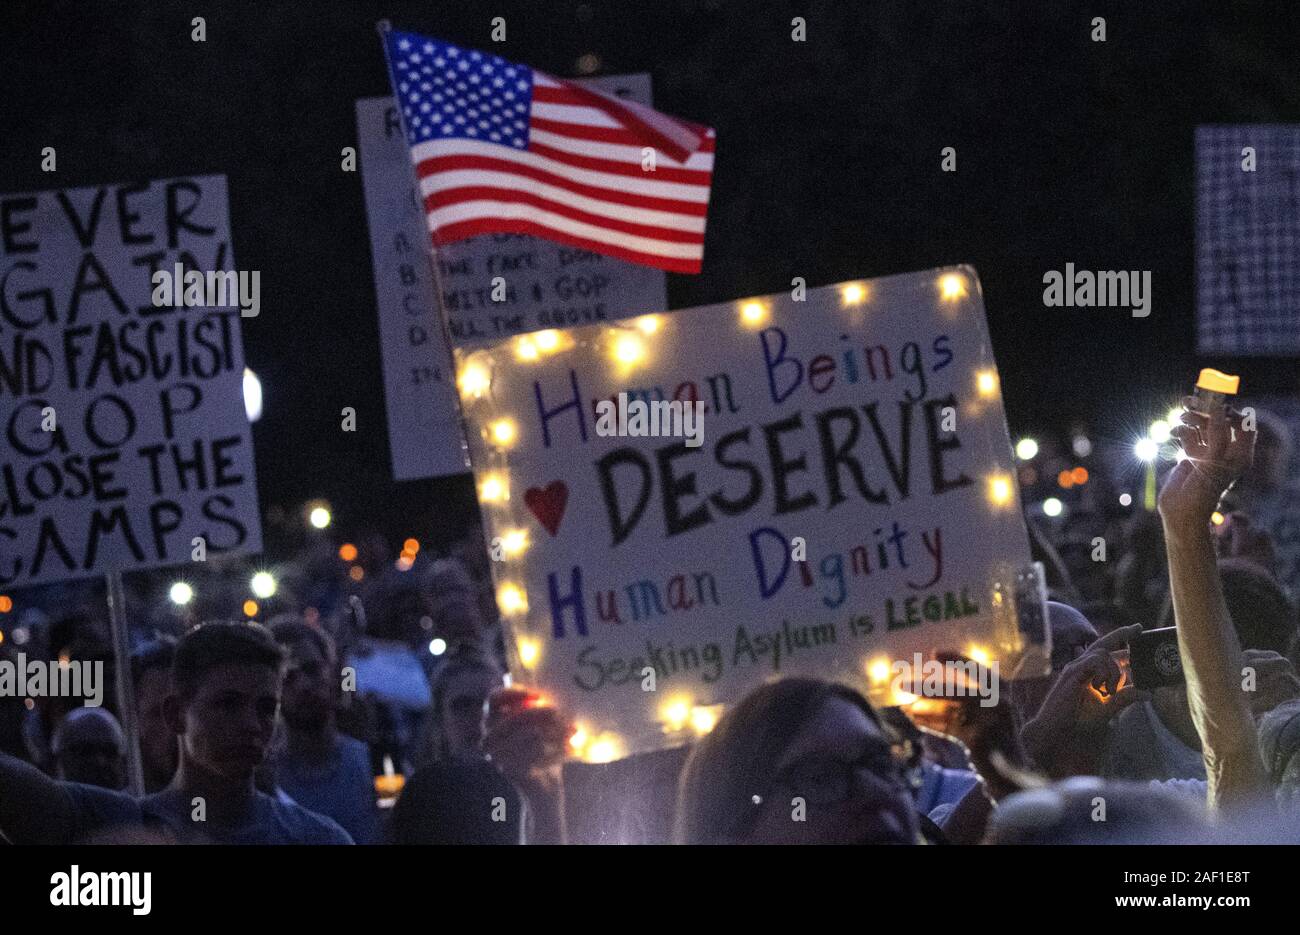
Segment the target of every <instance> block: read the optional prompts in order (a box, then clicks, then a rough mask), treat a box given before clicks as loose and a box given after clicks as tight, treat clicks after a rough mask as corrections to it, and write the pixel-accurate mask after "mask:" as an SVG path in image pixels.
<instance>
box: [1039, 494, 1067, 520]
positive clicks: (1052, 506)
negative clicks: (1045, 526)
mask: <svg viewBox="0 0 1300 935" xmlns="http://www.w3.org/2000/svg"><path fill="white" fill-rule="evenodd" d="M1064 509H1065V505H1064V504H1063V503H1061V501H1060V500H1058V499H1056V498H1055V497H1048V498H1047V499H1046V500H1044V501H1043V512H1044V513H1046V514H1047V515H1048V516H1060V515H1061V511H1062V510H1064Z"/></svg>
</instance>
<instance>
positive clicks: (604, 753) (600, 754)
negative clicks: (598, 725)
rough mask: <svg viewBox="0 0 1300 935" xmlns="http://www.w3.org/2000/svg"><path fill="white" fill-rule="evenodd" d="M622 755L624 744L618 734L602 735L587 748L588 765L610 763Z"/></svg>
mask: <svg viewBox="0 0 1300 935" xmlns="http://www.w3.org/2000/svg"><path fill="white" fill-rule="evenodd" d="M622 755H623V744H622V742H621V741H620V740H619V738H618V735H616V734H611V733H604V734H601V735H600V736H599V737H597V738H596V739H595V740H593V741H592V742H591V744H590V745H589V746H588V747H587V762H588V763H609V762H612V761H614V760H617V759H618V758H619V757H621V756H622Z"/></svg>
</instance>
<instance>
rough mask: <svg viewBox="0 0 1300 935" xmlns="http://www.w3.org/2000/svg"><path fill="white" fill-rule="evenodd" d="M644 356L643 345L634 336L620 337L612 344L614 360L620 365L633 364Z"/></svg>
mask: <svg viewBox="0 0 1300 935" xmlns="http://www.w3.org/2000/svg"><path fill="white" fill-rule="evenodd" d="M644 356H645V344H644V343H642V341H641V339H640V338H638V337H637V336H636V335H634V334H624V335H620V336H619V338H618V340H617V341H615V342H614V359H615V360H617V361H618V362H619V363H620V364H634V363H636V362H637V361H638V360H640V359H641V358H642V357H644Z"/></svg>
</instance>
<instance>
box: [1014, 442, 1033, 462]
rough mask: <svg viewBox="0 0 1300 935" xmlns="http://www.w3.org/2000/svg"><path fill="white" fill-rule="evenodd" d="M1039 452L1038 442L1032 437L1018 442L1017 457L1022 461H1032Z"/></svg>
mask: <svg viewBox="0 0 1300 935" xmlns="http://www.w3.org/2000/svg"><path fill="white" fill-rule="evenodd" d="M1037 454H1038V442H1036V441H1034V440H1033V439H1032V438H1022V439H1020V441H1018V442H1016V457H1017V458H1019V459H1020V460H1021V461H1032V460H1033V459H1034V456H1035V455H1037Z"/></svg>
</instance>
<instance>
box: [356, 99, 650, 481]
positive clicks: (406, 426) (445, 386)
mask: <svg viewBox="0 0 1300 935" xmlns="http://www.w3.org/2000/svg"><path fill="white" fill-rule="evenodd" d="M578 83H579V84H589V85H591V86H592V87H596V88H599V89H600V90H603V91H607V92H610V93H613V94H617V95H619V96H621V97H627V98H629V99H631V100H635V101H638V102H640V103H643V104H647V105H648V104H652V103H653V102H652V100H651V94H650V76H649V75H645V74H637V75H618V76H611V77H605V78H593V79H588V80H586V81H579V82H578ZM357 138H358V140H359V141H360V145H361V173H362V181H363V184H364V187H365V195H366V216H367V218H368V221H369V225H370V243H371V254H372V257H373V259H374V266H375V291H376V295H377V298H378V308H379V330H380V344H381V351H382V354H383V366H384V387H385V398H386V402H387V407H388V433H389V447H390V449H391V451H392V457H393V475H394V477H395V478H396V479H397V480H410V479H414V478H419V477H436V476H442V475H445V474H456V473H461V472H464V471H466V470H468V466H467V464H466V462H465V456H464V452H463V449H462V445H461V435H460V423H459V415H458V413H457V411H456V400H455V391H454V389H453V387H452V385H451V384H452V381H451V380H450V379H449V378H448V377H449V374H450V372H451V365H450V356H449V351H448V349H447V346H446V342H445V341H444V340H443V336H442V331H441V328H440V326H439V324H438V307H437V304H436V303H437V284H436V283H437V277H435V275H434V271H433V268H432V266H431V263H430V258H429V253H430V245H429V234H428V229H427V227H426V226H425V220H424V211H423V209H422V207H421V205H420V204H419V202H418V201H417V199H416V195H415V193H414V189H413V187H412V186H413V181H412V180H413V174H412V169H411V157H410V152H409V150H408V149H407V146H406V142H405V140H404V138H403V136H402V131H401V124H400V122H399V119H398V115H397V109H396V107H395V106H394V104H393V100H392V98H389V97H374V98H363V99H361V100H358V101H357ZM436 262H437V263H438V273H439V274H440V276H441V286H442V296H443V304H444V307H445V309H446V313H447V326H448V329H449V331H450V333H451V340H452V343H453V344H455V345H456V346H468V345H474V344H479V343H482V342H484V341H491V340H496V339H499V338H502V337H505V336H508V335H513V334H518V333H521V332H525V331H536V330H538V329H542V328H566V327H570V326H572V325H578V324H592V323H595V322H601V321H607V320H613V319H619V318H625V317H628V316H631V315H639V314H643V313H645V312H650V311H657V310H660V309H664V308H666V307H667V305H668V300H667V292H666V281H667V279H666V276H665V274H664V272H663V271H662V270H658V269H652V268H650V267H646V266H637V265H635V264H632V263H626V262H624V261H622V260H617V259H614V258H613V257H607V256H601V255H600V254H596V253H591V252H590V251H586V250H580V249H576V248H574V247H567V246H564V245H562V244H557V243H553V242H551V241H549V240H543V239H540V238H537V237H528V236H524V235H521V234H490V235H484V236H482V237H473V238H471V239H469V240H464V241H459V242H457V243H454V244H449V245H447V246H446V247H442V248H440V249H439V250H438V251H437V260H436ZM494 296H495V298H494Z"/></svg>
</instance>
